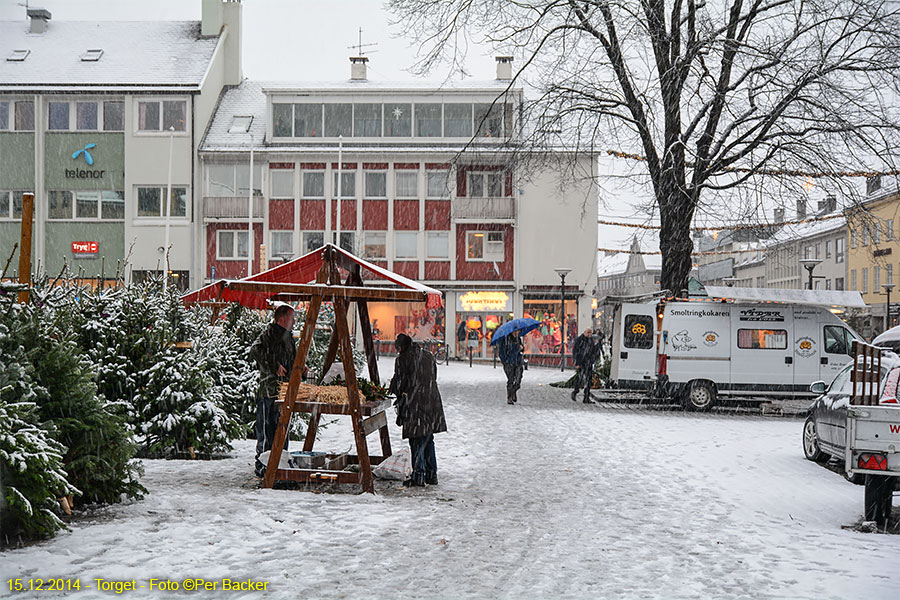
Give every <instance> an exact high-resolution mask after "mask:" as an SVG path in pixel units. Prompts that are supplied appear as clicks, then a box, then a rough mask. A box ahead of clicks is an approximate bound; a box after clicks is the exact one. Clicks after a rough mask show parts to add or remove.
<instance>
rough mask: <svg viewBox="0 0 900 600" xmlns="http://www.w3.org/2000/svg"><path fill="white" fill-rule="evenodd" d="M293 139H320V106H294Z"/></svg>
mask: <svg viewBox="0 0 900 600" xmlns="http://www.w3.org/2000/svg"><path fill="white" fill-rule="evenodd" d="M294 137H322V105H321V104H295V105H294Z"/></svg>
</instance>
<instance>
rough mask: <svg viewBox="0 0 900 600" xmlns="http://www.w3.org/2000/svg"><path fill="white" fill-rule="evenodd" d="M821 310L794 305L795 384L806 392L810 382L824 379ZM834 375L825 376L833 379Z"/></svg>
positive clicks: (801, 390)
mask: <svg viewBox="0 0 900 600" xmlns="http://www.w3.org/2000/svg"><path fill="white" fill-rule="evenodd" d="M820 310H821V309H819V308H816V307H809V306H795V307H794V311H793V312H794V345H793V358H794V385H795V386H796V389H797V391H799V392H806V391H807V389H808V388H809V384H811V383H812V382H814V381H819V380H820V379H823V378H822V377H821V376H820V374H819V362H820V360H819V356H820V355H821V353H822V344H821V343H820V341H819V320H820ZM833 378H834V375H832V376H831V377H828V378H824V380H825V381H831V380H832V379H833Z"/></svg>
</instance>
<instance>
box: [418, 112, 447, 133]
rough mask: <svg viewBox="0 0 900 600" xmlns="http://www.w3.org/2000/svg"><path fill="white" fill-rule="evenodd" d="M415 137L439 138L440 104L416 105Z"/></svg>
mask: <svg viewBox="0 0 900 600" xmlns="http://www.w3.org/2000/svg"><path fill="white" fill-rule="evenodd" d="M416 136H418V137H441V105H440V104H416Z"/></svg>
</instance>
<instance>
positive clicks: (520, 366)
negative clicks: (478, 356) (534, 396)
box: [497, 331, 525, 404]
mask: <svg viewBox="0 0 900 600" xmlns="http://www.w3.org/2000/svg"><path fill="white" fill-rule="evenodd" d="M498 344H499V346H500V349H499V351H498V352H497V354H499V355H500V362H501V363H503V371H504V372H505V373H506V403H507V404H515V403H516V401H517V400H518V398H516V392H518V391H519V388H520V387H521V386H522V372H523V371H524V370H525V361H524V360H523V357H522V353H523V352H524V350H525V346H524V344H522V338H521V336H519V332H518V331H513V332H512V333H510V334H507V335H506V336H504V337H503V339H502V340H500V342H499V343H498Z"/></svg>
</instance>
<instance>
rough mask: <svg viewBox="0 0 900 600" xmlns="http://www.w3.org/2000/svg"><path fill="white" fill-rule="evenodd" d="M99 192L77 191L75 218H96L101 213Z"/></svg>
mask: <svg viewBox="0 0 900 600" xmlns="http://www.w3.org/2000/svg"><path fill="white" fill-rule="evenodd" d="M99 199H100V193H99V192H83V191H77V192H75V218H76V219H96V218H97V217H98V216H99V214H100V203H99Z"/></svg>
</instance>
